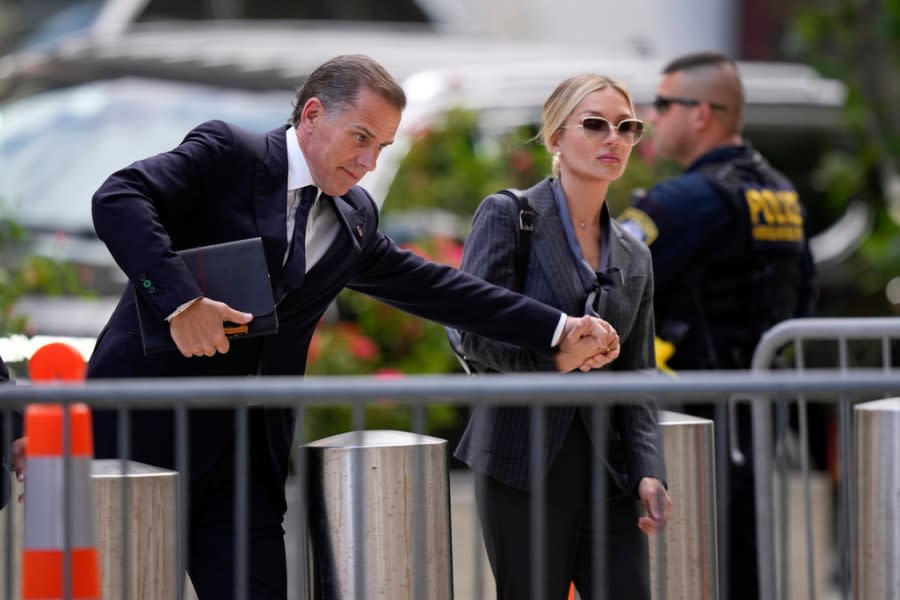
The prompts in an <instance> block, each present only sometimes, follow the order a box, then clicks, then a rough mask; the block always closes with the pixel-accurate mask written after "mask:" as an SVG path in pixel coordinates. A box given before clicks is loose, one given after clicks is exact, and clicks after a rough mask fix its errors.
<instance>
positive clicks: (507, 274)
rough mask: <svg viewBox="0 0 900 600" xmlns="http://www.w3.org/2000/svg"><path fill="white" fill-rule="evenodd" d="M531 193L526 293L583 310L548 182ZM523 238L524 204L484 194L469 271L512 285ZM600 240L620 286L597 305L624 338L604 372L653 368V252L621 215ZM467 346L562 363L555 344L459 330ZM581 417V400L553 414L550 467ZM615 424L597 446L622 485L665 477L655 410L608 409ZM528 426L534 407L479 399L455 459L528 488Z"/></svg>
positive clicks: (477, 354)
mask: <svg viewBox="0 0 900 600" xmlns="http://www.w3.org/2000/svg"><path fill="white" fill-rule="evenodd" d="M525 193H526V196H527V198H528V201H529V203H530V204H531V207H532V209H533V210H534V212H535V215H536V216H535V224H534V232H533V234H532V240H531V254H530V258H529V261H528V272H527V276H526V278H525V283H524V286H523V289H522V293H524V294H526V295H528V296H530V297H532V298H536V299H538V300H540V301H542V302H544V303H546V304H549V305H551V306H556V307H559V308H560V309H561V310H563V311H564V312H566V313H568V314H583V312H584V303H585V298H586V297H587V291H586V290H585V287H584V284H583V283H582V280H581V279H580V277H579V276H578V275H577V272H576V270H575V263H574V260H575V259H574V257H573V254H572V251H571V250H570V249H569V245H568V242H567V239H566V234H565V230H564V229H563V223H562V220H561V217H560V213H559V210H558V208H557V206H556V203H555V200H554V196H553V191H552V189H551V185H550V181H549V180H547V179H545V180H544V181H542V182H540V183H538V184H537V185H536V186H534V187H532V188H531V189H529V190H526V192H525ZM517 236H518V207H517V205H516V203H515V201H514V200H512V199H511V198H510V197H508V196H505V195H503V194H495V195H493V196H490V197H488V198H487V199H485V201H484V202H482V204H481V206H480V207H479V208H478V211H477V212H476V214H475V218H474V222H473V226H472V233H471V234H470V235H469V237H468V239H467V240H466V244H465V252H464V255H463V263H462V268H463V270H466V271H468V272H470V273H473V274H475V275H478V276H480V277H483V278H484V279H485V280H487V281H490V282H492V283H496V284H498V285H503V286H506V287H513V286H514V284H515V267H514V265H515V260H514V253H515V248H516V239H517ZM603 243H604V244H608V245H609V253H610V254H609V264H610V266H611V267H618V268H619V269H620V271H621V273H622V282H621V285H617V286H615V287H612V288H611V289H608V290H605V291H604V293H603V294H602V295H601V296H600V305H599V307H598V311H597V312H598V314H599V315H600V316H601V317H602V318H604V319H605V320H606V321H607V322H609V323H610V324H611V325H612V326H613V327H615V329H616V331H617V332H618V333H619V338H620V343H621V353H620V354H619V357H618V358H617V359H616V360H614V361H613V362H612V363H610V364H609V365H607V366H606V367H604V369H609V370H644V369H646V370H652V369H654V368H655V358H654V350H653V269H652V264H651V260H650V252H649V250H647V247H646V246H644V245H643V244H642V243H641V242H639V241H637V240H636V239H634V238H632V237H631V236H629V235H628V234H626V233H625V232H624V231H623V230H622V229H621V228H620V227H619V226H618V224H617V223H615V222H610V223H609V239H605V240H603ZM462 345H463V349H464V350H465V352H466V354H467V355H469V356H470V357H472V358H474V359H475V360H477V361H478V362H480V363H482V364H485V365H487V366H488V367H490V368H491V369H493V370H495V371H501V372H515V371H555V370H556V366H555V362H554V358H553V353H552V351H550V350H549V349H545V350H540V349H539V350H534V349H529V348H519V347H515V346H513V345H511V344H508V343H503V342H497V341H494V340H489V339H485V338H483V337H481V336H479V335H472V334H467V333H464V334H463V335H462ZM576 374H577V372H576ZM573 375H574V374H573ZM583 413H584V416H585V417H586V418H585V426H586V427H587V428H588V432H589V433H590V432H591V429H592V425H593V424H592V418H591V416H590V411H589V410H585V411H583ZM575 418H581V417H579V411H578V409H577V408H575V407H566V408H552V409H549V410H548V411H547V420H546V424H545V428H546V429H545V431H546V438H545V443H544V452H543V457H544V469H545V470H546V469H549V467H550V465H551V464H552V462H553V460H554V459H555V458H556V456H557V454H558V453H559V450H560V448H562V445H563V442H564V440H565V436H566V434H567V433H568V431H569V428H570V426H571V424H572V419H575ZM609 425H610V427H609V432H608V436H607V439H608V444H607V447H606V448H605V449H602V448H596V450H597V456H600V455H601V452H604V453H605V454H606V463H607V467H608V470H609V472H610V474H611V475H612V477H613V479H614V480H615V481H616V483H617V484H618V486H619V487H620V488H621V490H622V491H623V492H625V493H627V494H630V493H634V492H635V491H636V486H637V484H638V483H639V482H640V479H641V478H642V477H656V478H657V479H659V480H661V481H663V482H665V479H666V470H665V463H664V461H663V456H662V444H661V440H660V437H659V428H658V427H657V419H656V410H655V407H653V406H651V405H646V404H637V405H627V406H625V405H623V406H615V407H613V409H612V410H611V411H610V417H609ZM529 432H530V411H529V409H527V408H520V407H485V406H479V407H478V409H476V411H475V413H474V414H473V416H472V419H471V420H470V422H469V425H468V427H467V428H466V431H465V433H464V434H463V437H462V440H461V441H460V444H459V447H458V448H457V450H456V456H457V458H459V459H460V460H462V461H464V462H466V463H467V464H468V465H469V466H470V467H472V469H474V470H475V471H477V472H479V473H482V474H486V475H489V476H491V477H493V478H494V479H497V480H498V481H501V482H503V483H505V484H507V485H510V486H513V487H516V488H520V489H523V490H527V489H528V487H529V485H530V475H529V456H530V455H529V448H530V445H531V439H530V433H529ZM592 438H595V436H593V435H592Z"/></svg>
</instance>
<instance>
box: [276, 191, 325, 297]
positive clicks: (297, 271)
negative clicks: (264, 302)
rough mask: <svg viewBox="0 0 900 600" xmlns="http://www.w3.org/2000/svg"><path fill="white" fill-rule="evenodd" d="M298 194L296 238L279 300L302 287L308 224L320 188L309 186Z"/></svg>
mask: <svg viewBox="0 0 900 600" xmlns="http://www.w3.org/2000/svg"><path fill="white" fill-rule="evenodd" d="M297 192H299V194H300V203H299V204H298V205H297V212H296V213H295V215H294V236H293V240H292V242H291V249H290V252H288V259H287V262H285V264H284V269H282V275H281V285H280V286H279V293H278V294H277V295H278V297H279V298H280V297H281V296H284V295H285V294H287V293H288V292H290V291H291V290H295V289H297V288H298V287H300V285H301V284H302V283H303V278H304V276H305V275H306V223H307V221H309V213H310V211H311V210H312V207H313V204H315V201H316V196H317V195H318V194H319V188H317V187H316V186H314V185H308V186H306V187H304V188H302V189H300V190H297ZM295 193H296V192H295Z"/></svg>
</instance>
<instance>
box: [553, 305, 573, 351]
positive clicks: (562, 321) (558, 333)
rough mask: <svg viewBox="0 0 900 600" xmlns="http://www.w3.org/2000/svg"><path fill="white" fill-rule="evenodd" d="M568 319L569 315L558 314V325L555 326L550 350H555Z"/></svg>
mask: <svg viewBox="0 0 900 600" xmlns="http://www.w3.org/2000/svg"><path fill="white" fill-rule="evenodd" d="M568 318H569V315H567V314H566V313H560V314H559V323H557V324H556V331H554V332H553V340H551V342H550V347H551V348H556V346H558V345H559V339H560V338H561V337H562V334H563V331H565V329H566V319H568Z"/></svg>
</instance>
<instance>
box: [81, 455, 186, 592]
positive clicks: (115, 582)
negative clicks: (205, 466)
mask: <svg viewBox="0 0 900 600" xmlns="http://www.w3.org/2000/svg"><path fill="white" fill-rule="evenodd" d="M124 464H125V473H124V475H123V472H122V465H123V463H122V461H121V460H118V459H110V460H95V461H93V464H92V466H91V480H92V481H93V483H94V497H95V498H96V500H97V530H98V531H97V540H98V543H99V546H100V556H101V569H100V573H101V577H102V583H103V597H104V598H131V599H132V600H143V599H146V600H150V599H153V598H175V597H176V589H177V587H176V586H177V584H178V583H180V578H179V577H178V576H177V572H176V564H175V557H176V523H177V516H178V513H177V504H176V498H177V491H178V473H177V472H176V471H170V470H168V469H161V468H159V467H154V466H151V465H145V464H143V463H139V462H134V461H126V462H125V463H124ZM126 481H127V482H128V486H127V490H125V489H123V487H124V484H125V482H126ZM123 500H124V501H125V502H126V503H127V508H125V509H124V510H123ZM126 524H127V528H128V529H127V546H125V545H124V542H125V541H126V537H125V536H123V533H124V532H123V525H126Z"/></svg>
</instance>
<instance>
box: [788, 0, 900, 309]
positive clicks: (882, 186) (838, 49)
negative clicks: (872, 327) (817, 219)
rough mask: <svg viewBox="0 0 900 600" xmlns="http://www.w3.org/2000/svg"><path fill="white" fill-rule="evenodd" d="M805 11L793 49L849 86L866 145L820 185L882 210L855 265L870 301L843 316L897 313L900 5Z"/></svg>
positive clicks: (876, 2)
mask: <svg viewBox="0 0 900 600" xmlns="http://www.w3.org/2000/svg"><path fill="white" fill-rule="evenodd" d="M801 6H802V8H800V9H798V11H797V14H796V15H795V17H794V19H793V20H792V22H791V26H790V27H789V28H788V30H787V33H786V37H785V51H786V53H787V54H788V55H789V56H790V57H791V58H793V59H799V60H802V61H804V62H807V63H809V64H811V65H813V66H814V67H816V68H817V69H818V70H819V71H820V72H821V73H823V74H825V75H827V76H830V77H834V78H837V79H840V80H842V81H843V82H845V84H846V85H847V88H848V101H847V108H846V113H845V115H846V123H847V126H848V128H849V130H850V131H851V132H852V134H853V136H854V138H855V141H856V146H857V148H858V150H857V151H856V152H853V153H850V152H841V153H839V154H838V153H836V152H834V153H831V154H829V155H826V156H825V157H824V159H823V161H822V163H821V165H820V167H819V169H818V172H817V178H818V184H819V185H820V186H821V187H822V189H824V190H828V192H829V196H831V197H832V198H833V199H835V200H837V199H840V198H842V197H843V198H846V197H848V195H849V194H848V193H847V192H851V193H852V195H857V196H860V197H862V198H865V199H866V200H868V201H869V202H870V203H871V204H872V206H873V208H875V209H876V211H877V218H876V226H875V230H874V231H873V233H872V235H871V236H870V237H869V239H868V240H867V241H866V243H865V245H864V246H863V248H862V249H861V251H860V252H859V253H857V254H856V255H855V256H854V257H852V258H851V259H850V262H851V264H850V265H848V271H849V272H852V273H853V278H854V281H855V284H856V285H857V286H858V288H857V289H859V288H861V289H862V291H863V293H864V295H865V297H864V298H857V299H856V302H855V303H853V305H850V304H848V305H847V306H846V307H845V309H846V312H844V313H843V314H879V313H884V312H885V311H889V310H891V309H890V308H886V304H885V288H886V286H887V284H888V283H889V282H890V281H891V280H892V279H894V278H895V277H896V276H897V274H898V271H900V269H898V266H900V236H898V235H897V234H898V231H897V225H898V223H900V175H898V168H900V162H898V157H900V111H898V110H897V107H898V106H900V0H819V1H817V2H815V3H811V2H810V3H804V4H802V5H801ZM897 307H898V305H897V304H896V303H894V305H893V310H894V311H895V312H896V311H897Z"/></svg>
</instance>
